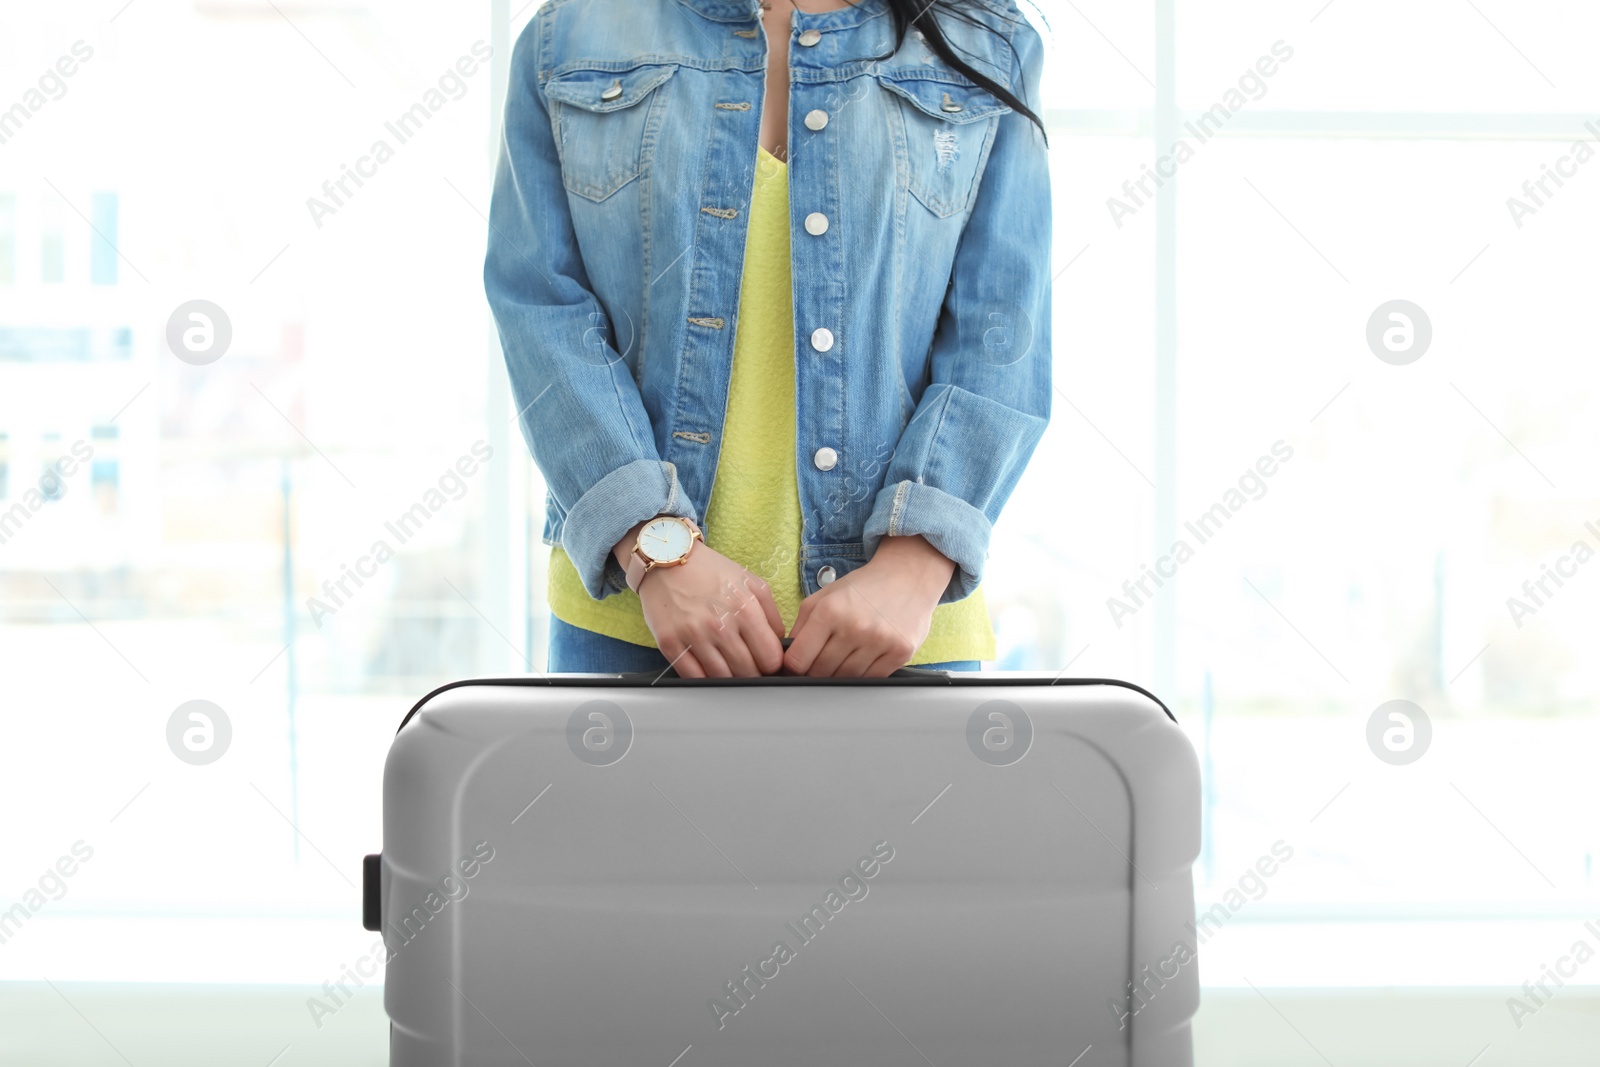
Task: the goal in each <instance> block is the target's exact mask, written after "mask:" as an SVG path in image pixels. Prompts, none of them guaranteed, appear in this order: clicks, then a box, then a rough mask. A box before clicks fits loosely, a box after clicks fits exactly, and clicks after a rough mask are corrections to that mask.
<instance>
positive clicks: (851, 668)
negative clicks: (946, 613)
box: [783, 535, 955, 678]
mask: <svg viewBox="0 0 1600 1067" xmlns="http://www.w3.org/2000/svg"><path fill="white" fill-rule="evenodd" d="M954 571H955V564H954V563H952V562H951V561H950V560H949V559H947V558H945V556H944V555H942V554H941V553H940V552H939V550H938V549H936V548H934V547H933V546H932V545H930V544H929V543H928V542H927V541H926V540H925V539H924V538H923V537H921V536H920V535H916V536H911V537H885V538H884V539H883V540H882V541H880V542H879V543H878V550H877V552H876V553H875V554H874V555H873V557H872V559H870V560H869V561H868V562H867V563H866V565H865V566H862V567H860V568H857V569H856V570H854V571H851V572H850V573H849V574H848V575H846V576H845V577H843V578H840V579H838V580H837V581H834V582H830V583H829V584H827V585H825V586H823V587H822V588H821V589H819V590H817V591H816V592H815V593H812V594H811V595H810V596H808V597H806V598H805V600H803V601H802V602H801V603H800V613H799V615H797V616H796V617H795V620H794V627H793V628H792V629H791V630H790V631H789V636H790V637H791V638H792V641H791V643H790V645H789V650H788V651H787V652H786V653H784V657H783V664H784V666H785V667H787V668H788V669H789V670H791V671H793V672H794V673H795V674H806V675H810V676H811V677H813V678H830V677H834V678H883V677H887V676H888V675H890V674H893V673H894V672H895V671H897V670H899V669H900V668H901V667H904V666H905V665H906V661H907V660H909V659H910V658H911V656H912V654H913V653H915V652H916V650H917V649H918V648H920V647H921V646H922V642H923V639H924V638H926V637H927V636H928V628H929V627H930V626H931V625H932V624H933V609H934V607H935V606H937V605H938V603H939V598H940V597H941V596H942V595H943V594H944V591H945V588H946V587H947V586H948V585H949V584H950V575H951V574H952V573H954Z"/></svg>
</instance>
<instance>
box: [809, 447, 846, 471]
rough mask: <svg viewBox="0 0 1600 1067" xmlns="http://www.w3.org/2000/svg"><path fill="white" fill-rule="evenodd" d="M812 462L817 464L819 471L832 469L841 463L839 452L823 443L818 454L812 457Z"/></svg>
mask: <svg viewBox="0 0 1600 1067" xmlns="http://www.w3.org/2000/svg"><path fill="white" fill-rule="evenodd" d="M811 462H813V463H815V464H816V465H817V470H819V471H831V470H833V468H834V467H836V466H838V464H839V453H837V452H835V451H834V450H833V449H831V448H829V447H828V446H827V445H823V446H822V447H821V448H819V449H817V452H816V455H814V456H812V457H811Z"/></svg>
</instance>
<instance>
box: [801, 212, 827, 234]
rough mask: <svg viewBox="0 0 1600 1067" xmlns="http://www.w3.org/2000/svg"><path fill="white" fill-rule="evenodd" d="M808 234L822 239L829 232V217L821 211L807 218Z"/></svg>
mask: <svg viewBox="0 0 1600 1067" xmlns="http://www.w3.org/2000/svg"><path fill="white" fill-rule="evenodd" d="M806 232H807V233H809V234H810V235H811V236H813V237H821V236H822V235H823V234H825V233H827V232H828V216H826V215H824V214H823V213H822V212H820V211H813V212H812V213H811V214H809V215H807V216H806Z"/></svg>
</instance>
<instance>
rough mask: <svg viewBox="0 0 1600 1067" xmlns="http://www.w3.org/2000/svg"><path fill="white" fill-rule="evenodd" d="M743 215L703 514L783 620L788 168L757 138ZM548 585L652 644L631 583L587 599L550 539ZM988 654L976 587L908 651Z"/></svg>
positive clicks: (794, 594) (590, 617) (790, 374)
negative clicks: (730, 336)
mask: <svg viewBox="0 0 1600 1067" xmlns="http://www.w3.org/2000/svg"><path fill="white" fill-rule="evenodd" d="M749 222H750V229H749V234H748V236H747V237H746V244H745V271H744V277H743V279H741V282H740V287H739V315H738V316H737V318H736V319H735V324H736V333H735V337H734V350H733V372H732V379H731V381H730V383H729V387H728V408H727V418H726V421H725V425H724V428H723V437H722V450H721V453H720V454H719V456H718V459H717V473H716V477H715V478H714V479H713V481H712V484H711V500H710V502H709V504H708V506H707V509H706V521H705V523H704V525H705V527H706V530H707V532H708V534H709V535H710V538H711V540H708V541H707V543H708V544H710V545H711V547H712V548H714V549H716V550H717V551H718V552H720V553H722V554H723V555H724V556H727V557H728V558H729V559H732V560H735V561H736V562H738V563H739V564H741V565H742V566H744V567H745V568H746V569H747V570H749V571H751V572H752V573H754V574H757V575H759V576H761V577H762V578H763V579H765V580H766V582H767V584H768V585H770V586H771V587H772V598H773V600H774V601H776V602H777V605H778V611H779V612H780V613H781V614H782V615H783V623H784V626H785V627H786V628H787V627H790V626H793V625H794V620H795V616H796V614H798V612H799V610H800V600H801V587H800V560H799V549H800V532H801V516H800V491H799V488H798V485H797V482H796V478H795V399H794V297H793V293H792V290H791V285H792V281H791V278H792V275H791V266H790V260H789V180H788V168H787V167H786V166H785V165H784V164H783V163H782V162H781V161H780V160H778V159H777V158H775V157H774V156H773V155H772V154H771V153H769V152H768V151H767V150H766V149H765V148H763V149H761V150H760V157H759V165H758V166H757V168H756V179H755V191H754V194H753V195H752V197H751V201H750V220H749ZM548 595H549V601H550V611H551V613H552V614H554V615H555V617H556V618H558V619H560V620H562V621H563V622H567V623H571V624H572V625H574V626H578V627H582V628H583V629H585V630H593V631H595V632H597V633H602V634H605V635H607V636H609V637H615V638H618V639H620V640H623V641H627V642H630V643H632V644H635V645H647V646H649V647H652V648H653V647H655V643H656V642H655V638H654V637H653V636H652V635H651V633H650V628H649V627H648V626H646V625H645V621H644V616H643V615H642V614H641V610H640V604H639V597H638V595H637V594H636V593H634V592H632V591H631V590H624V591H623V592H620V593H616V594H614V595H612V596H608V597H606V598H605V599H604V600H595V599H594V598H592V597H591V596H589V592H588V590H586V589H585V588H584V587H583V582H582V580H581V579H580V578H579V577H578V571H577V568H576V567H574V566H573V565H572V561H571V560H570V559H568V558H567V554H566V553H565V552H564V551H562V550H561V547H560V546H559V545H558V546H556V547H554V548H552V549H551V552H550V580H549V589H548ZM994 656H995V643H994V630H993V628H992V627H991V626H990V623H989V613H988V610H987V609H986V608H985V606H984V602H983V589H982V587H979V588H978V589H976V590H974V591H973V592H972V595H970V596H968V597H965V598H963V599H962V600H959V601H957V602H956V603H954V604H941V605H940V606H939V607H937V608H935V609H934V612H933V625H932V628H931V629H930V630H929V632H928V637H927V640H925V641H924V642H923V643H922V646H921V647H920V648H918V649H917V651H916V654H915V655H913V656H912V657H911V660H910V662H911V663H938V662H943V661H945V660H956V659H986V660H992V659H994Z"/></svg>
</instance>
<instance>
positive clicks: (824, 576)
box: [817, 567, 839, 585]
mask: <svg viewBox="0 0 1600 1067" xmlns="http://www.w3.org/2000/svg"><path fill="white" fill-rule="evenodd" d="M837 577H839V575H838V573H837V572H836V571H835V570H834V569H833V568H832V567H824V568H822V569H821V570H820V571H818V572H817V584H818V585H827V584H828V583H829V582H831V581H833V580H834V579H835V578H837Z"/></svg>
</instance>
